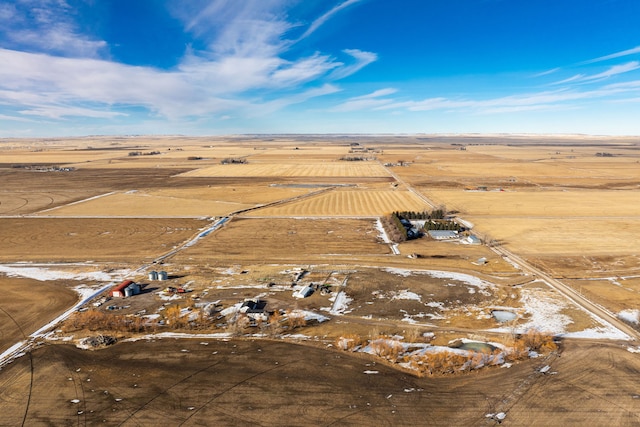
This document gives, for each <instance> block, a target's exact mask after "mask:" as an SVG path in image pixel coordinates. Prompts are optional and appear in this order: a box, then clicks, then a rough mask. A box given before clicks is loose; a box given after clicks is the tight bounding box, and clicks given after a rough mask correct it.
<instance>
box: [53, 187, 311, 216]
mask: <svg viewBox="0 0 640 427" xmlns="http://www.w3.org/2000/svg"><path fill="white" fill-rule="evenodd" d="M310 191H311V190H309V189H302V188H283V187H270V186H266V185H254V186H232V187H205V188H181V189H180V190H175V189H158V190H147V191H144V190H143V191H137V190H133V191H127V192H120V193H115V194H107V195H106V196H104V197H99V198H92V199H90V200H87V201H84V202H81V203H75V204H72V205H67V206H62V207H60V208H57V209H51V210H47V211H46V212H42V213H43V214H45V215H55V216H115V217H117V216H127V217H131V216H136V217H144V216H156V217H157V216H160V217H162V216H168V217H202V216H224V215H229V214H231V213H232V212H235V211H239V210H243V209H247V208H251V207H254V206H257V205H261V204H268V203H271V202H274V201H279V200H282V199H288V198H292V197H296V196H300V195H303V194H305V193H308V192H310Z"/></svg>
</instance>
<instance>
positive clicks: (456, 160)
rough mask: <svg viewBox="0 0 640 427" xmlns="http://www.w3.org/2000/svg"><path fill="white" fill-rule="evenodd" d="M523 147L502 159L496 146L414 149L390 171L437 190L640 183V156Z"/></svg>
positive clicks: (510, 151)
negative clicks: (484, 148) (555, 153)
mask: <svg viewBox="0 0 640 427" xmlns="http://www.w3.org/2000/svg"><path fill="white" fill-rule="evenodd" d="M527 148H528V149H524V148H519V149H518V150H513V149H512V148H511V147H504V149H505V152H506V154H507V155H506V156H501V155H500V151H499V150H498V149H496V148H495V147H492V150H489V151H488V152H476V150H477V147H470V148H469V149H468V151H461V150H448V151H447V150H432V151H423V152H420V151H415V152H414V156H413V157H411V156H405V161H411V162H412V163H411V164H410V165H409V166H408V167H395V168H393V171H394V172H395V173H396V174H398V175H399V176H401V177H402V178H403V179H404V180H406V181H407V182H409V183H412V184H414V185H424V186H436V187H438V186H440V187H441V186H444V187H452V186H458V187H465V186H470V187H474V186H478V185H494V186H504V187H516V186H518V187H519V186H523V185H525V186H526V185H529V186H548V187H578V188H588V187H594V188H603V189H606V188H607V187H611V188H625V187H627V188H635V187H636V186H637V185H638V184H639V183H640V168H638V167H637V166H638V164H637V162H638V161H639V159H640V158H639V157H638V154H635V153H632V154H628V155H624V156H623V155H621V156H620V157H598V156H596V154H595V153H593V150H594V148H592V147H587V148H586V150H588V151H587V152H586V153H585V152H583V151H582V150H584V148H580V147H576V148H574V153H572V154H571V155H565V156H556V157H553V156H551V155H550V154H549V152H548V151H549V149H550V148H549V147H544V148H540V147H527ZM563 149H564V148H563ZM599 150H601V151H599V152H602V151H604V150H607V147H600V148H599ZM565 151H566V149H565ZM517 155H520V156H522V158H517ZM385 156H386V154H385Z"/></svg>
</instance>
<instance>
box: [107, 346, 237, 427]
mask: <svg viewBox="0 0 640 427" xmlns="http://www.w3.org/2000/svg"><path fill="white" fill-rule="evenodd" d="M227 360H228V357H224V359H223V360H219V361H216V362H214V363H212V364H210V365H208V366H205V367H204V368H202V369H199V370H197V371H194V372H193V373H191V374H189V375H187V376H186V377H184V378H182V379H180V380H179V381H177V382H175V383H174V384H172V385H170V386H169V387H167V388H165V389H164V390H162V391H161V392H159V393H157V394H156V395H155V396H153V397H152V398H151V399H149V400H148V401H147V402H145V403H144V404H143V405H142V406H140V407H139V408H137V409H136V410H135V411H134V412H133V413H131V414H130V415H129V416H128V417H127V418H126V419H125V420H123V421H122V422H121V423H120V424H118V425H119V426H121V425H123V424H124V423H126V422H127V421H129V420H130V419H131V418H134V417H135V416H136V414H137V413H138V412H140V411H142V410H143V409H144V408H145V407H147V406H148V405H149V404H150V403H151V402H153V401H154V400H156V399H157V398H159V397H160V396H163V395H165V394H166V393H167V392H168V391H170V390H171V389H173V388H175V387H177V386H179V385H180V384H183V383H185V382H186V381H188V380H190V379H191V378H193V377H194V376H195V375H197V374H200V373H202V372H204V371H206V370H208V369H210V368H212V367H214V366H216V365H219V364H220V363H223V362H226V361H227Z"/></svg>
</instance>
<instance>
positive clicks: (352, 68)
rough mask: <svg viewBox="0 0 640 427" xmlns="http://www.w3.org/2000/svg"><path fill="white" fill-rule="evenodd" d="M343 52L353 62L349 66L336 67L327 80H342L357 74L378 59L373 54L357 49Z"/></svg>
mask: <svg viewBox="0 0 640 427" xmlns="http://www.w3.org/2000/svg"><path fill="white" fill-rule="evenodd" d="M343 52H344V53H346V54H347V55H349V56H351V57H352V58H353V59H355V62H354V63H353V64H351V65H346V66H341V67H337V68H336V69H335V71H334V72H333V73H331V75H330V76H329V78H332V79H335V80H339V79H343V78H345V77H348V76H350V75H352V74H355V73H357V72H358V71H360V70H361V69H362V68H364V67H366V66H367V65H369V64H371V63H372V62H375V61H376V60H377V59H378V55H376V54H375V53H373V52H365V51H362V50H358V49H345V50H343ZM341 65H343V64H341Z"/></svg>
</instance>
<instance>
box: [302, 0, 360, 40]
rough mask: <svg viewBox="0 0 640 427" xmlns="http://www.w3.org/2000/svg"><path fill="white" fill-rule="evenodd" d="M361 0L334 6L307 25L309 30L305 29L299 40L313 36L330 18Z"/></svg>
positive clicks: (351, 0) (348, 1) (350, 0)
mask: <svg viewBox="0 0 640 427" xmlns="http://www.w3.org/2000/svg"><path fill="white" fill-rule="evenodd" d="M361 1H362V0H346V1H344V2H342V3H340V4H339V5H337V6H334V7H333V8H332V9H331V10H329V11H328V12H327V13H325V14H324V15H322V16H320V17H319V18H318V19H316V20H315V21H313V22H312V23H311V25H309V28H307V30H306V31H305V32H304V33H303V34H302V36H300V39H305V38H307V37H309V36H310V35H311V34H313V33H314V32H316V30H317V29H318V28H320V27H321V26H322V25H324V24H325V23H326V22H327V21H328V20H329V19H331V17H332V16H334V15H336V14H337V13H338V12H340V11H341V10H343V9H345V8H347V7H349V6H351V5H353V4H356V3H359V2H361Z"/></svg>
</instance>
